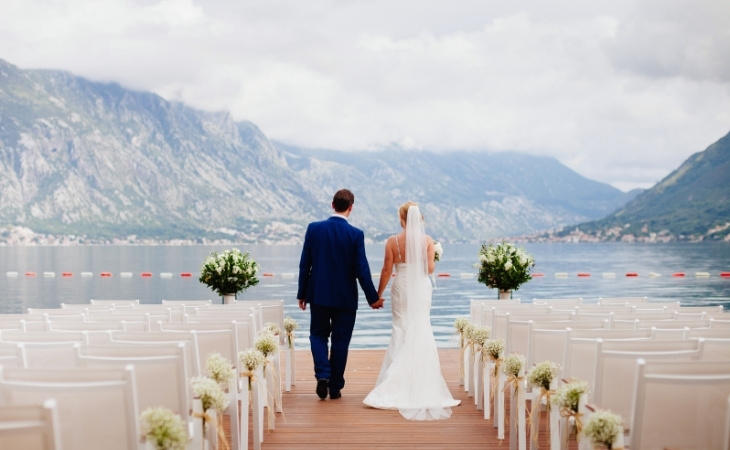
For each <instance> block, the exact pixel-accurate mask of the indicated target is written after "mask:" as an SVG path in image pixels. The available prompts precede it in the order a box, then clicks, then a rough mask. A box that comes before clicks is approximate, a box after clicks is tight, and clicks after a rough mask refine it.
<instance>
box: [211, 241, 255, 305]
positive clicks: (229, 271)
mask: <svg viewBox="0 0 730 450" xmlns="http://www.w3.org/2000/svg"><path fill="white" fill-rule="evenodd" d="M258 270H259V265H258V264H257V263H256V261H254V260H253V259H251V258H249V254H248V252H246V253H241V251H240V250H238V249H237V248H234V249H231V250H225V251H223V253H217V252H211V254H210V256H208V257H207V258H205V261H204V262H203V266H202V267H201V268H200V278H199V279H198V281H200V282H201V283H203V284H205V285H207V286H208V287H210V288H211V289H212V290H214V291H216V292H217V293H218V294H219V295H226V294H236V293H238V292H241V291H245V290H246V289H248V288H249V287H251V286H255V285H257V284H258V282H259V280H258V278H256V272H258Z"/></svg>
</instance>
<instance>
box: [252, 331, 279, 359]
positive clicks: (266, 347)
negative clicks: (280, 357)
mask: <svg viewBox="0 0 730 450" xmlns="http://www.w3.org/2000/svg"><path fill="white" fill-rule="evenodd" d="M254 347H255V348H256V349H257V350H258V351H260V352H261V353H263V354H264V357H266V358H268V357H269V355H271V354H273V353H275V352H277V351H279V340H278V339H277V338H276V336H274V335H273V334H271V333H261V334H260V335H259V337H257V338H256V342H255V343H254Z"/></svg>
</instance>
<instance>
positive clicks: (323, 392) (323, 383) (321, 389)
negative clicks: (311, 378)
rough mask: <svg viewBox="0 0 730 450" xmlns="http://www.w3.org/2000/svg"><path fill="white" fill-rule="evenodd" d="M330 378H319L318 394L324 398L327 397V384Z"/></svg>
mask: <svg viewBox="0 0 730 450" xmlns="http://www.w3.org/2000/svg"><path fill="white" fill-rule="evenodd" d="M329 381H330V380H328V379H326V378H320V379H319V380H317V396H318V397H319V398H321V399H322V400H324V399H325V398H327V385H328V384H329Z"/></svg>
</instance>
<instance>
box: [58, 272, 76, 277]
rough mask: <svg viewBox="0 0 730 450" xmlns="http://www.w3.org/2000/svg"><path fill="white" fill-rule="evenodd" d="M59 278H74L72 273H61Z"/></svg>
mask: <svg viewBox="0 0 730 450" xmlns="http://www.w3.org/2000/svg"><path fill="white" fill-rule="evenodd" d="M61 276H62V277H72V276H74V274H73V272H62V273H61Z"/></svg>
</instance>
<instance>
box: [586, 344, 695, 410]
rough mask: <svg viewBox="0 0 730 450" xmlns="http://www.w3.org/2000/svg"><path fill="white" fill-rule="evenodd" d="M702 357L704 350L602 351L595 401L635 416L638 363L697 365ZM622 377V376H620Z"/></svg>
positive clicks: (596, 373) (601, 405) (595, 387)
mask: <svg viewBox="0 0 730 450" xmlns="http://www.w3.org/2000/svg"><path fill="white" fill-rule="evenodd" d="M701 357H702V349H701V348H700V347H698V348H697V349H692V350H676V351H673V350H665V351H650V352H644V351H628V352H627V351H610V350H602V351H600V352H599V353H598V355H597V357H596V369H595V379H594V384H593V385H591V387H592V392H593V394H592V398H593V401H594V402H595V403H596V404H597V405H600V407H601V408H603V409H609V410H611V411H613V412H614V413H616V414H620V415H621V417H624V418H628V417H630V415H631V402H632V398H633V397H632V395H633V392H634V387H635V385H636V378H635V377H636V361H637V360H638V359H639V358H642V359H644V360H645V361H651V360H655V361H670V360H672V361H674V360H677V361H686V364H693V363H694V362H695V361H697V360H699V359H700V358H701ZM617 374H621V376H617Z"/></svg>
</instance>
